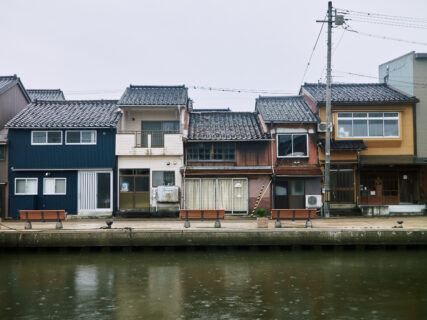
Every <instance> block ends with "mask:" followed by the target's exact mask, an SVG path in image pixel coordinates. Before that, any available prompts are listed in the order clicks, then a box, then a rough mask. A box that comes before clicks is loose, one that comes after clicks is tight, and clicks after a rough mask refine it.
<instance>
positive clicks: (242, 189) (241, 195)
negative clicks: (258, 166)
mask: <svg viewBox="0 0 427 320" xmlns="http://www.w3.org/2000/svg"><path fill="white" fill-rule="evenodd" d="M185 208H186V209H196V210H209V209H223V210H225V211H226V213H232V214H236V213H247V212H248V180H247V179H244V178H243V179H242V178H228V179H185Z"/></svg>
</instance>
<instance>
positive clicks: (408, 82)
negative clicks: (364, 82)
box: [335, 70, 427, 88]
mask: <svg viewBox="0 0 427 320" xmlns="http://www.w3.org/2000/svg"><path fill="white" fill-rule="evenodd" d="M335 72H338V73H344V74H349V75H353V76H358V77H363V78H371V79H376V80H378V77H376V76H372V75H366V74H361V73H355V72H347V71H339V70H335ZM392 81H393V82H399V83H403V84H410V85H413V86H415V87H419V88H427V83H423V82H410V81H403V80H392Z"/></svg>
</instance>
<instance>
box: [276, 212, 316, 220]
mask: <svg viewBox="0 0 427 320" xmlns="http://www.w3.org/2000/svg"><path fill="white" fill-rule="evenodd" d="M316 211H317V210H316V209H272V210H271V218H272V219H277V217H278V216H279V219H280V220H299V219H308V218H309V217H310V219H314V218H316Z"/></svg>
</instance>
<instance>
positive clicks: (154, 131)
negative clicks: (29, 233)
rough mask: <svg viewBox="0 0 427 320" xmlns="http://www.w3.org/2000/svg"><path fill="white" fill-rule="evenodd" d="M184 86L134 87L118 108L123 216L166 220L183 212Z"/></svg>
mask: <svg viewBox="0 0 427 320" xmlns="http://www.w3.org/2000/svg"><path fill="white" fill-rule="evenodd" d="M188 103H189V99H188V92H187V88H186V87H184V86H133V85H131V86H129V87H128V88H127V89H126V91H125V92H124V94H123V95H122V97H121V99H120V101H119V103H118V105H119V108H120V110H121V112H122V119H121V122H120V124H119V127H118V133H117V136H116V156H117V157H118V171H119V179H118V186H117V188H118V208H119V213H122V214H123V213H126V214H133V213H144V214H146V213H149V214H150V216H153V215H154V216H156V215H159V216H164V215H167V214H168V213H172V214H174V213H177V212H178V210H179V208H180V195H181V190H180V186H181V174H180V168H181V167H182V166H183V156H184V148H183V142H182V133H183V128H184V120H185V115H186V111H187V108H188Z"/></svg>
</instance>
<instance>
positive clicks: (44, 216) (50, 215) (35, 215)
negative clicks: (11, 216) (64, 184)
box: [19, 210, 67, 222]
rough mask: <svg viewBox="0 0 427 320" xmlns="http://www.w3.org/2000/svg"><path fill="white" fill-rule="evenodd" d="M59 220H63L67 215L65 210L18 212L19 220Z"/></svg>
mask: <svg viewBox="0 0 427 320" xmlns="http://www.w3.org/2000/svg"><path fill="white" fill-rule="evenodd" d="M58 212H59V219H60V220H65V217H66V215H67V213H66V212H65V210H19V218H20V220H27V218H28V220H30V221H37V220H40V221H43V222H45V221H57V220H58Z"/></svg>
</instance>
